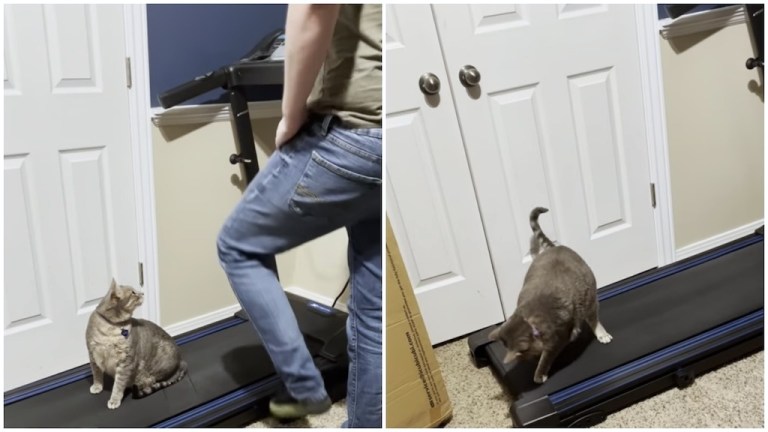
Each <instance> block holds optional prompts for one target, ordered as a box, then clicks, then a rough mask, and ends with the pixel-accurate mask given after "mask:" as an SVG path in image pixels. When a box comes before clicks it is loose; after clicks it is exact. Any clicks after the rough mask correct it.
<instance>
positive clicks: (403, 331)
mask: <svg viewBox="0 0 768 432" xmlns="http://www.w3.org/2000/svg"><path fill="white" fill-rule="evenodd" d="M386 324H387V333H386V335H387V341H386V343H387V345H386V347H387V350H386V352H387V387H386V392H387V423H386V426H387V427H390V428H398V427H408V428H423V427H437V426H440V425H442V424H444V423H446V422H447V421H448V420H449V419H450V417H451V414H452V413H453V408H452V406H451V401H450V400H449V399H448V392H447V390H446V388H445V381H443V375H442V373H441V372H440V365H439V364H438V363H437V358H436V357H435V352H434V351H433V350H432V344H431V343H430V341H429V336H428V335H427V329H426V327H425V326H424V320H423V318H422V317H421V312H420V311H419V305H418V304H417V303H416V297H415V295H414V292H413V287H412V286H411V282H410V280H409V279H408V275H407V273H406V271H405V265H404V264H403V259H402V257H401V255H400V250H399V249H398V246H397V241H396V240H395V236H394V233H393V232H392V227H391V226H390V224H389V220H387V322H386Z"/></svg>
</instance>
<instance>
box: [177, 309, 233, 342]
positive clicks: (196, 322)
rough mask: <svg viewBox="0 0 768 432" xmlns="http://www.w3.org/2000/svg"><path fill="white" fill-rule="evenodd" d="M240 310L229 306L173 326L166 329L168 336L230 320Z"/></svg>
mask: <svg viewBox="0 0 768 432" xmlns="http://www.w3.org/2000/svg"><path fill="white" fill-rule="evenodd" d="M239 310H240V305H239V304H233V305H232V306H227V307H225V308H221V309H219V310H215V311H213V312H208V313H207V314H203V315H200V316H197V317H195V318H192V319H188V320H186V321H181V322H178V323H176V324H171V325H169V326H167V327H165V331H167V332H168V334H170V335H171V336H178V335H180V334H182V333H186V332H188V331H191V330H195V329H199V328H200V327H204V326H207V325H208V324H212V323H215V322H216V321H221V320H223V319H227V318H230V317H232V315H234V314H235V312H237V311H239Z"/></svg>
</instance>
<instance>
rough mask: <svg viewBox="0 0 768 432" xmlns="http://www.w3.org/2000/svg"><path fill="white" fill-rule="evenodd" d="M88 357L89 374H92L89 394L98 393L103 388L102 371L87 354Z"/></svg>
mask: <svg viewBox="0 0 768 432" xmlns="http://www.w3.org/2000/svg"><path fill="white" fill-rule="evenodd" d="M89 354H90V353H89ZM89 357H90V360H91V374H92V375H93V384H92V385H91V394H99V393H101V391H102V390H104V371H103V370H101V368H100V367H99V366H98V365H97V364H96V362H95V361H94V360H93V356H91V355H89Z"/></svg>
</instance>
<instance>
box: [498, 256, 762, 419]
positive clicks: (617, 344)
mask: <svg viewBox="0 0 768 432" xmlns="http://www.w3.org/2000/svg"><path fill="white" fill-rule="evenodd" d="M763 262H764V254H763V242H762V241H759V242H757V243H754V244H751V245H749V246H746V247H743V248H741V249H738V250H736V251H733V252H730V253H727V254H725V255H723V256H720V257H717V258H715V259H712V260H710V261H706V262H704V263H702V264H699V265H696V266H694V267H691V268H688V269H685V270H683V271H680V272H678V273H674V274H671V275H669V276H666V277H663V278H661V279H658V280H655V281H653V282H650V283H647V284H645V285H642V286H639V287H637V288H634V289H631V290H629V291H626V292H622V293H620V294H619V295H615V296H612V297H610V298H607V299H605V300H603V301H601V302H600V321H601V322H602V324H603V326H604V327H605V328H606V330H607V331H608V332H609V333H610V334H611V335H612V336H613V341H611V342H610V343H609V344H601V343H599V342H598V341H597V340H596V339H595V337H594V335H593V333H592V331H591V329H589V328H588V327H587V326H586V325H585V326H584V327H583V329H582V333H581V335H580V337H579V339H577V340H576V341H575V342H573V343H572V344H570V345H569V346H568V347H567V348H566V349H565V350H564V351H563V352H562V353H561V354H560V356H559V357H558V358H557V360H556V361H555V364H554V365H553V367H552V369H551V370H550V374H549V379H548V380H547V381H546V382H545V383H544V384H542V385H538V384H535V383H534V382H533V373H534V371H535V368H536V362H516V363H512V364H509V365H504V368H505V369H504V370H502V371H501V374H502V375H503V377H504V378H505V379H504V384H505V385H506V386H508V390H509V391H510V393H511V394H512V395H513V396H515V397H516V399H517V401H516V404H517V405H518V406H522V405H525V404H526V403H528V402H532V401H535V400H537V399H539V398H541V397H544V396H547V395H549V396H550V398H552V395H553V394H555V393H557V392H558V391H562V390H563V389H567V388H569V387H571V386H573V385H575V384H578V383H580V382H583V381H585V380H588V379H590V378H592V377H595V376H597V375H599V374H602V373H604V372H607V371H611V370H613V369H615V368H617V367H620V366H622V365H625V364H627V363H630V362H632V361H633V360H636V359H639V358H642V357H644V356H646V355H648V354H651V353H654V352H657V351H659V350H662V349H664V348H666V347H669V346H671V345H674V344H676V343H678V342H681V341H684V340H686V339H689V338H691V337H693V336H696V335H698V334H701V333H703V332H706V331H708V330H710V329H713V328H715V327H718V326H720V325H722V324H724V323H727V322H730V321H733V320H736V319H738V318H740V317H743V316H745V315H747V314H750V313H752V312H755V311H758V310H762V308H763V289H764V288H763V286H764V285H763ZM663 270H664V269H660V270H659V271H663ZM488 330H490V329H488ZM484 333H487V332H484ZM487 349H488V350H489V351H490V352H489V354H491V355H492V356H493V357H495V358H496V359H501V358H504V347H503V346H502V345H501V344H499V343H492V344H489V345H488V347H487Z"/></svg>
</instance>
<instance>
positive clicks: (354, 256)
mask: <svg viewBox="0 0 768 432" xmlns="http://www.w3.org/2000/svg"><path fill="white" fill-rule="evenodd" d="M348 232H349V269H350V286H351V287H352V294H351V296H350V299H349V304H348V305H347V309H348V310H349V318H348V320H347V338H348V339H349V348H348V352H349V357H350V364H349V382H348V390H347V416H348V420H347V422H346V423H345V424H344V426H345V427H350V428H360V427H370V428H379V427H382V421H381V403H382V392H381V342H382V339H381V325H382V321H381V216H380V215H376V216H375V217H373V218H371V219H367V220H364V221H361V222H358V223H357V224H355V225H352V226H351V227H349V228H348Z"/></svg>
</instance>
